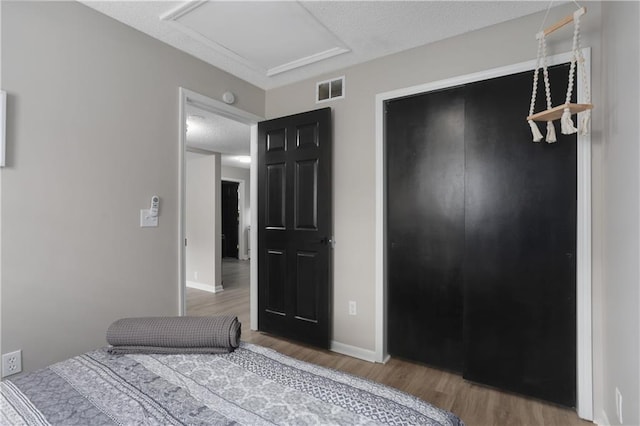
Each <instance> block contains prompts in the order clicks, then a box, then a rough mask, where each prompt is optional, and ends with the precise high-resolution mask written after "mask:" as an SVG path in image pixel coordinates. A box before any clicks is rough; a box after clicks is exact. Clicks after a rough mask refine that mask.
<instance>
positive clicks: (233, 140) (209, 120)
mask: <svg viewBox="0 0 640 426" xmlns="http://www.w3.org/2000/svg"><path fill="white" fill-rule="evenodd" d="M186 113H187V147H189V148H197V149H204V150H207V151H212V152H218V153H221V154H222V164H223V165H228V166H234V167H243V168H248V167H249V165H248V164H245V163H241V162H239V161H238V159H237V157H238V156H241V155H249V153H250V145H251V129H250V128H249V126H248V125H246V124H242V123H239V122H237V121H234V120H230V119H228V118H225V117H222V116H220V115H217V114H214V113H211V112H208V111H205V110H202V109H199V108H196V107H194V106H193V105H189V104H187V107H186Z"/></svg>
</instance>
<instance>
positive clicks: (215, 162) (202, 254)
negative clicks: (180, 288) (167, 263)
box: [185, 155, 222, 291]
mask: <svg viewBox="0 0 640 426" xmlns="http://www.w3.org/2000/svg"><path fill="white" fill-rule="evenodd" d="M216 166H217V168H220V156H219V155H203V156H198V157H196V158H189V157H187V170H186V176H187V179H186V180H187V182H186V186H187V188H186V191H187V194H186V195H187V196H186V206H185V210H186V211H185V216H186V222H187V223H186V226H185V228H186V233H187V241H188V243H187V248H186V256H185V257H186V262H185V263H186V265H185V266H186V267H185V274H186V279H187V281H192V282H196V283H198V284H203V285H206V286H209V287H210V290H211V291H215V288H216V286H217V285H221V284H222V283H221V282H219V281H218V282H216V266H217V265H216V263H218V262H216V244H215V243H216V242H217V237H216V235H219V234H220V232H221V230H220V229H215V224H216V209H217V208H218V205H217V203H216V202H215V200H216V195H218V197H219V196H220V191H216V189H217V188H216ZM218 175H219V173H218ZM218 182H219V179H218ZM218 254H219V253H218ZM196 274H197V276H198V278H196ZM220 275H221V274H220Z"/></svg>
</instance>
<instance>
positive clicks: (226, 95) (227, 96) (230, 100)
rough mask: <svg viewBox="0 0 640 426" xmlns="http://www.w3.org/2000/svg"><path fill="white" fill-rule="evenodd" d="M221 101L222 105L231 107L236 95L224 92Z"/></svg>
mask: <svg viewBox="0 0 640 426" xmlns="http://www.w3.org/2000/svg"><path fill="white" fill-rule="evenodd" d="M222 100H223V101H224V103H226V104H229V105H231V104H232V103H234V102H235V101H236V95H234V94H233V93H231V92H224V93H223V94H222Z"/></svg>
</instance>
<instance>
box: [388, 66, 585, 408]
mask: <svg viewBox="0 0 640 426" xmlns="http://www.w3.org/2000/svg"><path fill="white" fill-rule="evenodd" d="M567 73H568V66H566V65H562V66H559V67H554V68H552V69H550V79H551V82H552V85H553V86H552V89H553V90H555V91H554V92H553V94H554V95H555V96H556V97H560V96H561V95H562V92H564V90H565V89H566V84H567ZM530 91H531V72H527V73H522V74H517V75H511V76H506V77H500V78H497V79H493V80H488V81H483V82H478V83H472V84H468V85H465V86H462V87H456V88H452V89H446V90H443V91H439V92H430V93H427V94H421V95H417V96H412V97H408V98H403V99H398V100H393V101H390V102H388V103H387V105H386V108H387V110H386V150H387V243H388V247H387V253H388V255H387V267H388V269H387V270H388V276H387V279H388V291H387V312H388V327H387V336H388V350H389V353H390V354H391V355H394V356H400V357H403V358H408V359H412V360H416V361H419V362H423V363H426V364H430V365H434V366H438V367H442V368H445V369H450V370H456V371H462V372H463V376H464V377H465V378H466V379H468V380H471V381H474V382H479V383H484V384H488V385H491V386H496V387H499V388H502V389H506V390H510V391H514V392H519V393H522V394H526V395H531V396H534V397H537V398H541V399H545V400H549V401H553V402H556V403H559V404H563V405H566V406H574V405H575V388H576V375H575V374H576V373H575V371H576V324H575V321H576V297H575V294H576V276H575V270H576V263H575V250H576V183H577V182H576V137H575V135H571V136H565V135H561V133H560V123H559V122H556V123H555V126H556V133H557V137H558V142H557V143H555V144H547V143H546V142H544V141H543V142H540V143H532V142H531V133H530V129H529V126H528V125H527V123H526V121H525V117H526V114H527V110H528V103H529V101H528V100H529V96H530V95H531V92H530ZM574 93H575V90H574ZM560 100H561V101H562V100H564V99H563V98H562V99H560ZM544 103H545V101H544V90H539V99H538V101H537V105H539V106H542V105H544ZM574 120H575V116H574ZM539 127H540V130H541V131H542V133H543V134H544V133H545V132H546V124H545V123H542V124H539Z"/></svg>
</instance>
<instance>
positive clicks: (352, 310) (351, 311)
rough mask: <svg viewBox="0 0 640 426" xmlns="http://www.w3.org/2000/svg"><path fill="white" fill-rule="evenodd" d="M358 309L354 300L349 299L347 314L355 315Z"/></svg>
mask: <svg viewBox="0 0 640 426" xmlns="http://www.w3.org/2000/svg"><path fill="white" fill-rule="evenodd" d="M357 313H358V310H357V306H356V302H354V301H353V300H351V301H349V315H357Z"/></svg>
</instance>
